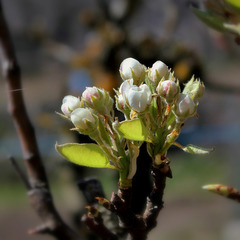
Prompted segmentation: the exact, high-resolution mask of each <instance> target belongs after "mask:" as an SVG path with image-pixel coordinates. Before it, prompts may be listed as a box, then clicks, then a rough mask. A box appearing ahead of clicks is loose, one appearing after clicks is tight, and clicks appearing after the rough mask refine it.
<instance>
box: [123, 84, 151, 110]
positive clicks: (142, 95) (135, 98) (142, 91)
mask: <svg viewBox="0 0 240 240" xmlns="http://www.w3.org/2000/svg"><path fill="white" fill-rule="evenodd" d="M126 98H127V101H128V104H129V106H130V108H132V109H133V110H134V111H136V112H143V111H144V110H145V109H146V108H147V107H148V106H149V105H150V103H151V100H152V94H151V91H150V89H149V87H148V86H147V85H146V84H143V85H141V86H140V87H138V86H132V87H131V88H130V89H129V91H128V93H127V95H126Z"/></svg>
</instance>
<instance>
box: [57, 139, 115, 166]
mask: <svg viewBox="0 0 240 240" xmlns="http://www.w3.org/2000/svg"><path fill="white" fill-rule="evenodd" d="M55 147H56V150H57V151H58V152H59V153H60V154H61V155H62V156H63V157H65V158H66V159H68V160H69V161H70V162H72V163H75V164H78V165H81V166H86V167H95V168H114V167H113V166H111V165H110V163H109V160H108V158H107V156H106V155H105V153H104V152H103V150H102V149H101V148H100V147H99V146H98V145H97V144H94V143H84V144H77V143H67V144H63V145H58V144H57V143H56V146H55Z"/></svg>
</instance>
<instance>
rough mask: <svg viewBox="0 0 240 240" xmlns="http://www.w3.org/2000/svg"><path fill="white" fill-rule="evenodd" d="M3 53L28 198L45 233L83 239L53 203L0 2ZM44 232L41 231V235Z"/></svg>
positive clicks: (0, 41)
mask: <svg viewBox="0 0 240 240" xmlns="http://www.w3.org/2000/svg"><path fill="white" fill-rule="evenodd" d="M0 51H1V59H2V68H3V75H4V77H5V79H6V85H7V95H8V103H9V105H8V111H9V113H10V115H11V116H12V119H13V121H14V124H15V127H16V130H17V133H18V136H19V138H20V142H21V146H22V151H23V157H24V159H25V166H26V169H27V174H28V181H27V185H28V188H30V190H29V191H28V196H29V199H30V202H31V205H32V207H33V208H34V210H35V211H36V212H37V214H38V216H39V217H40V218H41V219H42V221H43V222H44V225H45V231H42V232H47V233H49V234H51V235H52V236H54V237H55V238H56V239H59V240H63V239H64V240H68V239H69V240H77V239H80V238H79V237H78V236H77V235H76V234H75V233H74V232H73V231H72V230H71V229H70V228H69V227H68V226H67V225H66V224H65V223H64V222H63V221H62V219H61V218H60V216H59V214H58V212H57V210H56V208H55V206H54V203H53V199H52V195H51V192H50V189H49V184H48V180H47V176H46V173H45V169H44V166H43V164H42V161H41V158H40V154H39V150H38V145H37V141H36V136H35V132H34V128H33V126H32V124H31V122H30V120H29V117H28V115H27V111H26V108H25V104H24V100H23V95H22V90H21V89H22V87H21V74H20V67H19V65H18V62H17V59H16V55H15V51H14V47H13V44H12V41H11V38H10V33H9V30H8V26H7V23H6V21H5V18H4V14H3V9H2V4H1V2H0ZM46 229H47V230H46ZM39 232H41V231H39Z"/></svg>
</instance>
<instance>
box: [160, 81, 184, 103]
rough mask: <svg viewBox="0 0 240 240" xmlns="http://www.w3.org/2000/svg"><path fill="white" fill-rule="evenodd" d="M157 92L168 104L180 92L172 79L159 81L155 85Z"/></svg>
mask: <svg viewBox="0 0 240 240" xmlns="http://www.w3.org/2000/svg"><path fill="white" fill-rule="evenodd" d="M156 90H157V93H158V94H159V95H160V96H161V97H163V98H164V99H165V100H166V101H167V102H168V103H169V104H170V103H172V102H173V101H174V100H175V98H176V97H177V95H178V94H179V92H180V87H179V85H178V84H177V83H175V82H174V81H172V80H166V81H161V82H160V83H159V84H158V87H157V89H156Z"/></svg>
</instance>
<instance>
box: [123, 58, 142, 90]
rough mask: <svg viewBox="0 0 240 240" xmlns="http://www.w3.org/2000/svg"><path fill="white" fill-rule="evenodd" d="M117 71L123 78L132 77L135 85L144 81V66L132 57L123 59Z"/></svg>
mask: <svg viewBox="0 0 240 240" xmlns="http://www.w3.org/2000/svg"><path fill="white" fill-rule="evenodd" d="M119 71H120V75H121V77H122V79H123V80H128V79H130V78H132V79H133V81H134V84H135V85H140V84H141V83H142V82H143V81H144V77H145V66H144V65H143V64H141V63H140V62H139V61H138V60H136V59H134V58H126V59H125V60H123V61H122V63H121V65H120V69H119Z"/></svg>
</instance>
